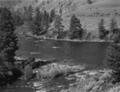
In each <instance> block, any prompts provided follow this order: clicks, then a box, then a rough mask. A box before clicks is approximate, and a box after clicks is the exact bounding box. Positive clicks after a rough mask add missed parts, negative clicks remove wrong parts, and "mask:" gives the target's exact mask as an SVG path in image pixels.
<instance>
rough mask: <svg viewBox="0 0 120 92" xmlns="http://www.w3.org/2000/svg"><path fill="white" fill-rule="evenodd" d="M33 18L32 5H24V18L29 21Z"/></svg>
mask: <svg viewBox="0 0 120 92" xmlns="http://www.w3.org/2000/svg"><path fill="white" fill-rule="evenodd" d="M32 19H33V7H32V5H30V6H29V7H24V20H25V21H28V22H31V21H32Z"/></svg>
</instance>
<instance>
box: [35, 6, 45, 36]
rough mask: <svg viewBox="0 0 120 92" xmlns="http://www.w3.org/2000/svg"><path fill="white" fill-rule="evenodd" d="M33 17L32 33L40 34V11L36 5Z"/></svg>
mask: <svg viewBox="0 0 120 92" xmlns="http://www.w3.org/2000/svg"><path fill="white" fill-rule="evenodd" d="M35 14H36V15H35V17H34V20H33V34H36V35H40V33H41V32H42V30H43V29H42V16H43V15H42V13H41V12H40V10H39V8H38V7H37V8H36V10H35Z"/></svg>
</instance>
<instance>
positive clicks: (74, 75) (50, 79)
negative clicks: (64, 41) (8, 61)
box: [33, 63, 119, 92]
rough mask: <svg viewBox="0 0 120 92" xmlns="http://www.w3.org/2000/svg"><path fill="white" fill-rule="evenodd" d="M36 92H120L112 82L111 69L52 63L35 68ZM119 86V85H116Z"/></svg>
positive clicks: (34, 83) (34, 86) (34, 85)
mask: <svg viewBox="0 0 120 92" xmlns="http://www.w3.org/2000/svg"><path fill="white" fill-rule="evenodd" d="M35 71H36V73H37V76H38V80H37V81H34V82H33V88H34V89H35V90H36V92H119V91H112V90H116V89H115V88H114V87H115V85H113V84H112V82H111V73H112V71H111V70H108V69H98V70H88V69H87V68H86V67H85V66H80V65H76V66H74V65H73V66H72V65H70V66H69V65H63V64H58V63H52V64H49V65H46V66H43V67H41V68H39V69H37V70H35ZM116 88H118V87H116Z"/></svg>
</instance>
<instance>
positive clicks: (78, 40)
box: [25, 33, 113, 43]
mask: <svg viewBox="0 0 120 92" xmlns="http://www.w3.org/2000/svg"><path fill="white" fill-rule="evenodd" d="M25 36H26V37H32V38H35V39H38V40H41V41H42V40H55V41H70V42H109V43H110V42H113V41H112V40H100V39H98V38H96V39H91V40H85V39H82V40H80V39H68V38H65V39H56V38H49V37H46V36H37V35H33V34H30V33H26V34H25Z"/></svg>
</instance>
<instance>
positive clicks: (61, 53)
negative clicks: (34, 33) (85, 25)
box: [17, 39, 109, 67]
mask: <svg viewBox="0 0 120 92" xmlns="http://www.w3.org/2000/svg"><path fill="white" fill-rule="evenodd" d="M108 45H109V43H106V42H102V43H100V42H68V41H53V40H45V41H39V40H35V39H24V41H21V42H20V50H19V51H18V52H17V55H18V56H22V57H30V56H34V57H37V58H45V59H46V58H56V59H58V60H60V61H66V62H69V63H72V64H87V65H89V66H99V67H100V66H103V64H104V62H105V55H106V48H107V47H108Z"/></svg>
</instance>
